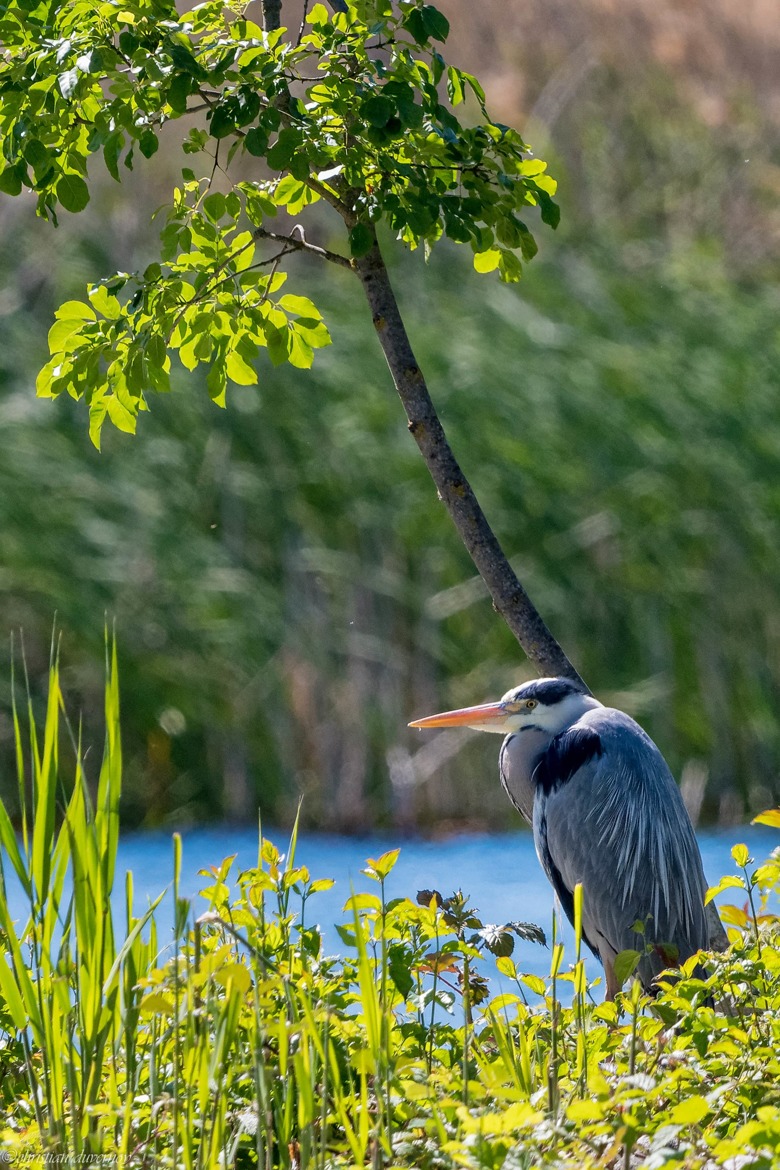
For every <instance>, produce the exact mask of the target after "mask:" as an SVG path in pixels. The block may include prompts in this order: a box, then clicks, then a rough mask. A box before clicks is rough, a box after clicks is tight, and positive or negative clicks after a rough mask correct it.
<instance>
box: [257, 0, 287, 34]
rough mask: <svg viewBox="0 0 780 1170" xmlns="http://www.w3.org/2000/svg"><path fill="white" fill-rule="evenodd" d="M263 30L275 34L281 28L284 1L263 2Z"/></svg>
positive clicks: (271, 0)
mask: <svg viewBox="0 0 780 1170" xmlns="http://www.w3.org/2000/svg"><path fill="white" fill-rule="evenodd" d="M262 7H263V28H264V29H265V31H266V32H274V31H275V30H276V29H277V28H279V26H280V24H281V20H282V0H262Z"/></svg>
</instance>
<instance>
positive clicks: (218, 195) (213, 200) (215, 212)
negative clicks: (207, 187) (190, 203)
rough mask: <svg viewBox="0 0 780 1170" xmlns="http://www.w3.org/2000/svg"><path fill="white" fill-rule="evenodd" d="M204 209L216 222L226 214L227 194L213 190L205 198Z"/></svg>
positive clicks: (213, 221)
mask: <svg viewBox="0 0 780 1170" xmlns="http://www.w3.org/2000/svg"><path fill="white" fill-rule="evenodd" d="M203 210H204V212H205V214H206V215H207V216H208V217H209V219H210V220H211V221H212V223H216V222H217V221H218V220H220V219H221V218H222V216H223V215H224V214H225V196H224V195H223V194H222V192H221V191H212V192H211V194H210V195H207V196H206V198H205V199H204V200H203Z"/></svg>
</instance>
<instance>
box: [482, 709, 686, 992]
mask: <svg viewBox="0 0 780 1170" xmlns="http://www.w3.org/2000/svg"><path fill="white" fill-rule="evenodd" d="M590 702H591V704H593V701H592V700H591V701H590ZM566 736H568V737H569V740H570V742H572V743H575V744H576V743H577V742H578V741H579V743H580V744H582V742H583V741H585V742H586V743H587V742H588V741H592V742H593V743H595V744H596V745H597V746H598V750H597V751H596V750H594V751H593V753H592V754H591V756H590V758H588V759H586V762H584V763H583V764H581V765H580V766H577V767H575V768H574V770H573V771H572V770H571V753H570V755H569V764H568V768H567V763H566V759H565V758H564V756H563V754H562V753H563V752H564V751H565V748H566V739H565V737H566ZM596 737H597V738H596ZM556 767H557V768H558V769H559V770H560V776H559V777H557V778H556V776H555V775H554V770H555V768H556ZM545 768H546V769H547V772H546V773H545V771H544V769H545ZM500 772H501V781H502V784H503V786H504V788H505V789H506V791H507V793H508V794H509V796H510V798H511V799H512V801H513V803H514V804H515V806H516V807H517V808H519V810H520V812H521V813H522V814H523V815H524V816H526V818H528V813H529V811H531V808H530V807H529V805H531V799H530V798H531V797H532V798H533V803H532V809H533V817H532V819H533V826H534V838H535V842H536V848H537V854H538V856H539V860H540V862H541V864H542V866H543V867H544V869H545V871H546V872H547V875H548V877H549V878H550V881H551V882H552V884H553V885H554V886H555V887H556V889H557V890H558V892H559V895H561V902H562V904H563V905H564V909H566V910H567V912H568V913H569V914H571V910H570V907H571V892H572V891H573V890H574V887H575V885H576V884H577V883H578V882H581V883H582V886H583V931H584V934H585V936H586V941H587V942H588V943H589V945H591V946H592V947H593V948H594V949H595V950H596V951H597V952H598V953H599V954H600V956H601V958H602V959H605V960H608V961H610V962H612V961H613V960H614V957H615V955H617V954H619V952H620V951H622V950H638V951H640V952H641V951H643V950H644V947H645V944H646V945H647V947H648V953H647V954H646V955H645V956H644V957H643V958H642V960H641V962H640V964H639V967H638V970H637V974H638V975H639V977H640V979H641V980H642V982H643V984H644V985H645V986H649V985H650V983H651V982H652V979H653V977H654V976H655V975H657V974H658V972H659V971H661V970H663V969H664V968H665V967H667V966H669V965H670V962H669V959H670V957H671V956H672V955H673V954H674V953H675V952H676V953H677V955H678V956H679V961H680V962H684V961H685V960H686V959H687V958H689V957H690V956H691V955H692V954H694V953H695V952H696V951H697V950H699V949H703V948H705V947H706V946H707V941H708V932H707V925H706V920H705V913H704V896H705V892H706V882H705V879H704V873H703V869H702V864H701V856H700V853H699V847H698V844H697V842H696V836H695V833H694V831H693V826H692V825H691V822H690V819H689V817H688V814H687V812H686V810H685V806H684V804H683V802H682V798H681V796H680V793H679V790H678V788H677V785H676V784H675V782H674V779H673V777H672V775H671V773H670V771H669V768H668V766H667V764H666V762H665V760H664V758H663V756H662V755H661V753H660V751H659V750H658V748H657V747H656V746H655V744H654V743H653V741H652V740H651V739H650V738H649V736H648V735H647V734H646V733H645V732H644V731H643V730H642V728H641V727H640V726H639V725H638V724H637V723H635V722H634V720H633V719H631V718H630V717H629V716H628V715H625V714H624V713H623V712H621V711H616V710H612V709H610V708H607V707H602V706H600V705H596V704H593V705H592V706H590V707H588V708H587V709H583V710H582V711H580V712H579V713H578V717H577V718H574V719H573V720H572V719H571V718H569V719H567V720H566V722H565V724H564V726H562V727H559V728H558V729H557V734H551V732H550V731H548V732H546V733H541V729H539V731H537V730H536V729H533V728H528V729H524V730H522V731H521V732H519V733H516V734H514V735H512V736H509V737H507V739H506V740H505V741H504V744H503V747H502V751H501V757H500ZM569 773H570V774H569ZM542 777H543V779H544V783H543V782H542ZM636 922H641V923H643V924H644V927H645V933H644V936H643V935H642V934H639V933H637V932H636V931H635V930H634V929H633V927H634V924H635V923H636ZM670 948H673V949H670Z"/></svg>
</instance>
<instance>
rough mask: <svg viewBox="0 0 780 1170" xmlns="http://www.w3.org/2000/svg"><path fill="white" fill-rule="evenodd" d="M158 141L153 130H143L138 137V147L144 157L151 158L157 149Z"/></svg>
mask: <svg viewBox="0 0 780 1170" xmlns="http://www.w3.org/2000/svg"><path fill="white" fill-rule="evenodd" d="M159 147H160V143H159V141H158V139H157V135H156V134H155V133H154V131H153V130H144V132H143V134H142V135H141V137H140V138H139V139H138V149H139V150H140V151H141V154H142V155H143V156H144V158H151V157H152V155H153V154H156V153H157V151H158V150H159Z"/></svg>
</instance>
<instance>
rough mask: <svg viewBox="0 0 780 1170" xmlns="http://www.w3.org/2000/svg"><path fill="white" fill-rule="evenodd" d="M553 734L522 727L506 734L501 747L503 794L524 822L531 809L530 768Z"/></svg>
mask: <svg viewBox="0 0 780 1170" xmlns="http://www.w3.org/2000/svg"><path fill="white" fill-rule="evenodd" d="M553 738H554V733H553V732H550V731H547V730H546V729H544V728H541V727H538V728H537V727H526V728H524V729H523V730H522V731H517V732H515V733H514V735H508V736H507V737H506V739H505V740H504V743H503V745H502V748H501V761H500V768H501V783H502V784H503V786H504V789H505V791H506V794H507V796H508V797H509V799H510V800H511V801H512V804H513V805H514V806H515V808H516V809H518V810H519V812H521V813H522V815H523V816H524V817H525V819H526V820H527V821H529V822H530V821H531V819H532V818H533V812H534V790H535V785H534V782H533V773H534V768H535V767H536V765H537V764H538V763H539V761H540V760H541V758H542V756H543V755H544V753H545V752H546V751H547V749H548V747H549V746H550V743H551V741H552V740H553Z"/></svg>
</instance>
